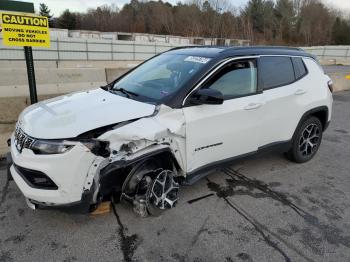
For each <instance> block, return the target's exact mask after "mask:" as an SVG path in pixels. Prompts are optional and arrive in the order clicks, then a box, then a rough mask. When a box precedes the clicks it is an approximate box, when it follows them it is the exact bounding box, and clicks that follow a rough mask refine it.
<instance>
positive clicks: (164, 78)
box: [113, 54, 210, 102]
mask: <svg viewBox="0 0 350 262" xmlns="http://www.w3.org/2000/svg"><path fill="white" fill-rule="evenodd" d="M209 60H210V59H209V58H206V57H199V56H188V55H178V54H162V55H159V56H156V57H155V58H153V59H151V60H149V61H147V62H145V63H144V64H142V65H141V66H139V67H138V68H136V69H135V70H133V71H132V72H130V73H129V74H127V75H126V76H125V77H123V78H122V79H120V80H119V81H117V82H116V83H115V84H114V86H113V90H115V91H121V94H122V93H123V94H125V95H127V96H129V97H131V98H134V97H135V96H141V97H143V98H145V99H146V100H148V101H151V102H160V101H162V100H163V99H164V98H166V97H168V96H170V95H172V94H173V93H175V92H176V91H178V90H180V89H181V88H182V87H183V85H184V84H185V83H186V82H187V80H189V79H190V78H191V77H192V76H193V75H194V74H195V73H196V72H197V71H198V70H200V69H201V68H202V67H203V66H204V65H205V64H206V63H207V62H209ZM128 93H129V95H128Z"/></svg>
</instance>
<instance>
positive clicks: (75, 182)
mask: <svg viewBox="0 0 350 262" xmlns="http://www.w3.org/2000/svg"><path fill="white" fill-rule="evenodd" d="M12 140H13V137H12ZM95 158H96V156H95V155H94V154H92V153H91V152H90V151H89V150H88V149H87V148H86V147H85V146H84V145H76V146H74V147H73V148H72V149H71V150H70V151H68V152H66V153H63V154H53V155H36V154H34V153H33V152H32V151H31V150H29V149H23V151H22V152H21V153H20V152H19V151H18V150H17V149H16V147H15V145H14V143H11V155H10V156H8V167H9V176H11V177H12V178H13V180H14V181H15V183H16V184H17V186H18V187H19V189H20V190H21V191H22V193H23V195H24V196H25V198H26V199H27V203H28V205H29V206H30V207H31V208H33V207H54V208H57V207H70V206H74V207H76V206H77V205H78V206H79V205H83V206H86V205H87V204H89V205H90V204H91V199H92V195H93V193H94V192H93V191H94V186H93V183H91V184H90V185H89V187H88V188H86V187H85V183H86V179H87V174H88V172H89V169H90V167H91V166H92V163H93V161H94V160H95ZM43 179H46V180H47V181H49V182H50V186H47V187H46V188H45V186H41V185H40V181H44V182H45V180H43ZM37 182H38V183H37ZM51 182H52V183H51ZM38 185H39V186H38ZM44 185H45V183H44Z"/></svg>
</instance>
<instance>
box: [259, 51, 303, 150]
mask: <svg viewBox="0 0 350 262" xmlns="http://www.w3.org/2000/svg"><path fill="white" fill-rule="evenodd" d="M306 74H307V70H306V67H305V65H304V63H303V60H302V58H300V57H287V56H262V57H260V59H259V84H260V86H261V87H262V89H263V97H264V102H265V106H264V108H263V111H264V121H263V130H262V132H261V145H260V146H265V145H269V144H272V143H275V142H285V141H288V140H290V139H291V138H292V136H293V133H294V131H295V128H296V126H297V124H298V122H299V120H300V116H301V114H302V109H303V98H302V97H303V96H304V94H305V93H306V92H307V87H306V86H305V85H304V84H303V80H302V78H303V77H304V76H305V75H306Z"/></svg>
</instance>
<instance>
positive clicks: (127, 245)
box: [111, 202, 140, 262]
mask: <svg viewBox="0 0 350 262" xmlns="http://www.w3.org/2000/svg"><path fill="white" fill-rule="evenodd" d="M111 205H112V210H113V213H114V215H115V217H116V218H117V222H118V225H119V228H118V235H119V242H120V248H121V251H122V253H123V260H124V261H126V262H131V261H133V256H134V252H135V250H136V249H137V248H138V245H139V243H140V239H139V236H138V235H137V234H133V235H131V236H127V235H126V234H125V231H127V228H126V227H125V226H124V225H123V223H122V222H121V220H120V217H119V215H118V213H117V209H116V207H115V204H114V203H113V202H112V203H111Z"/></svg>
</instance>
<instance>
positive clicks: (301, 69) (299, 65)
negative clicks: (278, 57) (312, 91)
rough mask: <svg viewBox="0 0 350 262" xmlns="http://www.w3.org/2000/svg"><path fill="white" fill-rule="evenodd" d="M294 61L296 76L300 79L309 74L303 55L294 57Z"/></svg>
mask: <svg viewBox="0 0 350 262" xmlns="http://www.w3.org/2000/svg"><path fill="white" fill-rule="evenodd" d="M292 61H293V66H294V72H295V78H296V79H300V78H302V77H303V76H305V75H306V74H307V70H306V67H305V64H304V62H303V59H302V58H301V57H293V58H292Z"/></svg>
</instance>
